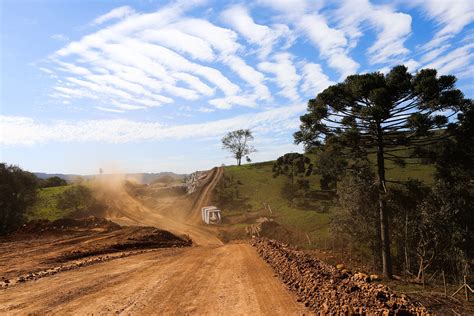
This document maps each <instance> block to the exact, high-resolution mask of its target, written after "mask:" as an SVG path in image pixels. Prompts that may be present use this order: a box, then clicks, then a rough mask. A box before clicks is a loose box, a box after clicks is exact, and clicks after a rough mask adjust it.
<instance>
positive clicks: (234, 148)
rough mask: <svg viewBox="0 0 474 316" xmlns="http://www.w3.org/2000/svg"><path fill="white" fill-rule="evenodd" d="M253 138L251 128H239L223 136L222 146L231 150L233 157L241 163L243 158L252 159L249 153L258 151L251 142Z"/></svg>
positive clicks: (238, 163)
mask: <svg viewBox="0 0 474 316" xmlns="http://www.w3.org/2000/svg"><path fill="white" fill-rule="evenodd" d="M252 140H253V135H252V131H250V130H249V129H239V130H236V131H232V132H229V133H227V134H226V135H225V136H224V137H223V138H222V148H223V149H225V150H227V151H230V152H231V153H232V155H233V157H234V158H235V159H236V160H237V165H239V166H240V165H241V163H242V158H244V157H245V158H246V159H247V161H250V157H249V155H250V154H251V153H253V152H256V150H255V148H253V146H252V145H250V144H249V142H250V141H252Z"/></svg>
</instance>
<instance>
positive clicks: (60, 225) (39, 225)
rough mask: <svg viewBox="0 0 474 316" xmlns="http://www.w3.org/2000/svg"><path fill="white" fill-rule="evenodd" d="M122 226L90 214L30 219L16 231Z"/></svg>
mask: <svg viewBox="0 0 474 316" xmlns="http://www.w3.org/2000/svg"><path fill="white" fill-rule="evenodd" d="M120 228H121V226H120V225H118V224H116V223H114V222H112V221H110V220H107V219H105V218H101V217H95V216H89V217H86V218H79V219H73V218H61V219H57V220H55V221H52V222H51V221H49V220H47V219H39V220H33V221H29V222H28V223H26V224H24V225H23V226H21V227H20V228H19V229H18V230H17V231H15V232H14V234H16V235H23V234H41V233H53V232H67V231H77V230H84V229H85V230H87V229H100V230H103V231H113V230H117V229H120Z"/></svg>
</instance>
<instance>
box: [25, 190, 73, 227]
mask: <svg viewBox="0 0 474 316" xmlns="http://www.w3.org/2000/svg"><path fill="white" fill-rule="evenodd" d="M69 187H70V186H61V187H52V188H44V189H40V190H39V192H38V199H37V201H36V203H35V204H34V205H33V206H32V207H31V208H30V209H29V210H28V212H27V214H26V216H27V219H28V220H34V219H49V220H51V221H54V220H56V219H59V218H62V217H64V216H66V215H68V214H67V213H65V211H64V210H61V209H59V208H58V199H59V196H60V195H61V194H62V193H63V192H64V190H66V189H67V188H69Z"/></svg>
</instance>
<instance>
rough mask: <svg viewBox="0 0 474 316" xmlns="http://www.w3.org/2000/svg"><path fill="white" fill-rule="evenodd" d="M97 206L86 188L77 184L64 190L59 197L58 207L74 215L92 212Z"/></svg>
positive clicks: (90, 192) (89, 190)
mask: <svg viewBox="0 0 474 316" xmlns="http://www.w3.org/2000/svg"><path fill="white" fill-rule="evenodd" d="M97 205H98V202H97V201H96V199H95V198H94V197H93V196H92V191H91V189H89V188H88V187H86V186H84V185H81V184H78V185H74V186H72V187H70V188H69V189H67V190H65V191H64V192H63V194H62V195H61V196H60V197H59V201H58V207H59V208H60V209H63V210H67V211H70V212H74V213H76V214H79V213H85V212H86V211H93V208H95V207H96V206H97Z"/></svg>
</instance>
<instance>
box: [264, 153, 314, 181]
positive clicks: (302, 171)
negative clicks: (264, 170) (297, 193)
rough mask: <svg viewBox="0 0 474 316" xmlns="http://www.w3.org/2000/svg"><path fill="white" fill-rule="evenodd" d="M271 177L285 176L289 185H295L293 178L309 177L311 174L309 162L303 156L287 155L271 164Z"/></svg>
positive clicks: (311, 168) (311, 165)
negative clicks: (288, 180)
mask: <svg viewBox="0 0 474 316" xmlns="http://www.w3.org/2000/svg"><path fill="white" fill-rule="evenodd" d="M272 171H273V177H278V176H281V175H284V176H287V177H288V178H289V179H290V181H291V185H292V186H293V185H294V184H295V177H302V176H309V175H310V174H311V173H312V172H313V164H312V163H311V160H310V159H309V158H308V157H306V156H305V155H303V154H299V153H288V154H284V155H283V156H281V157H279V158H278V159H277V161H276V162H275V163H274V164H273V168H272Z"/></svg>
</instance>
